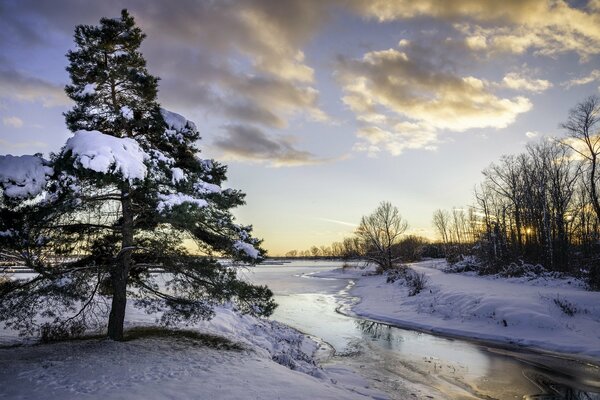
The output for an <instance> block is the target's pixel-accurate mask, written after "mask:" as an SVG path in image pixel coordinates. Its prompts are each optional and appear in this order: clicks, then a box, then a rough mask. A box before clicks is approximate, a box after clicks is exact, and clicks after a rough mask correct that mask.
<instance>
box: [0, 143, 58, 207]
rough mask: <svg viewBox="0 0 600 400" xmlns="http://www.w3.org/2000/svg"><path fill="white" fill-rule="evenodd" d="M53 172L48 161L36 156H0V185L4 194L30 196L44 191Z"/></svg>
mask: <svg viewBox="0 0 600 400" xmlns="http://www.w3.org/2000/svg"><path fill="white" fill-rule="evenodd" d="M53 173H54V170H53V169H52V168H51V167H49V166H48V162H47V161H46V160H44V159H43V158H41V157H38V156H30V155H25V156H13V155H10V154H8V155H6V156H0V185H1V186H2V188H3V189H4V196H6V197H11V198H19V199H23V198H32V197H35V196H37V195H38V194H40V193H42V192H43V191H44V188H45V187H46V182H47V180H48V179H49V177H50V176H51V175H52V174H53Z"/></svg>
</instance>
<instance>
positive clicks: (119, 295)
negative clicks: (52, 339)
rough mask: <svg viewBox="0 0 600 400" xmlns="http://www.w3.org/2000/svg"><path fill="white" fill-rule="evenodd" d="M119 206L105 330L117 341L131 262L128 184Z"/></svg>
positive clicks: (121, 337) (131, 218)
mask: <svg viewBox="0 0 600 400" xmlns="http://www.w3.org/2000/svg"><path fill="white" fill-rule="evenodd" d="M121 206H122V211H123V223H122V225H121V233H122V248H121V251H120V253H119V256H118V257H117V262H116V263H115V265H114V267H113V269H112V270H111V274H110V275H111V281H112V289H113V297H112V304H111V308H110V316H109V319H108V332H107V335H108V337H109V338H110V339H112V340H117V341H122V340H123V323H124V321H125V308H126V306H127V280H128V278H129V270H130V269H131V264H132V257H131V252H132V249H133V211H132V209H131V198H130V193H129V185H126V188H124V189H123V190H122V192H121Z"/></svg>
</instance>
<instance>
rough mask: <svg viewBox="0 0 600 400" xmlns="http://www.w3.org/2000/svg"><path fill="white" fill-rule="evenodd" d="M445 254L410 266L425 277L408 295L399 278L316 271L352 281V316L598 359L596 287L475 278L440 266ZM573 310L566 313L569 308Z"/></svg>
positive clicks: (599, 315)
mask: <svg viewBox="0 0 600 400" xmlns="http://www.w3.org/2000/svg"><path fill="white" fill-rule="evenodd" d="M445 266H446V263H445V261H439V260H437V261H424V262H420V263H416V264H413V265H411V267H412V268H413V269H414V270H415V271H416V272H418V273H423V274H425V276H426V277H427V284H426V287H425V289H424V290H423V291H422V292H421V293H419V294H417V295H415V296H408V291H409V289H408V288H407V287H406V286H404V285H402V283H401V282H400V281H396V282H395V283H386V277H385V276H381V275H379V276H377V275H371V276H368V275H367V276H365V271H364V270H360V269H353V268H351V269H347V270H345V271H342V270H341V269H337V270H334V271H330V272H324V273H319V274H316V276H320V277H336V278H340V277H346V278H351V279H354V280H355V281H356V284H355V286H354V287H353V288H352V290H351V291H350V294H351V295H352V296H355V297H357V298H358V299H357V302H356V303H355V304H353V305H351V310H352V312H354V313H356V314H357V315H360V316H363V317H367V318H371V319H375V320H379V321H383V322H388V323H391V324H394V325H398V326H401V327H405V328H409V329H410V328H412V329H419V330H425V331H430V332H434V333H436V332H437V333H442V334H446V335H452V336H458V337H465V338H473V339H481V340H488V341H495V342H500V343H505V344H512V345H518V346H526V347H531V348H535V349H538V350H546V351H550V352H558V353H567V354H570V355H574V356H576V357H578V358H582V359H589V360H593V361H595V362H598V361H600V293H599V292H590V291H586V290H585V289H583V285H582V283H581V282H579V281H577V280H572V279H571V280H569V279H535V280H528V279H526V278H510V279H499V278H495V277H481V276H477V275H473V274H469V273H465V274H453V273H445V272H443V271H442V268H443V267H445ZM571 314H572V315H571Z"/></svg>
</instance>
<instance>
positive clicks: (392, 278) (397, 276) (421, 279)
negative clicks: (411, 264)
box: [386, 268, 428, 296]
mask: <svg viewBox="0 0 600 400" xmlns="http://www.w3.org/2000/svg"><path fill="white" fill-rule="evenodd" d="M396 281H398V282H399V283H400V284H401V285H403V286H406V287H407V288H408V295H409V296H415V295H417V294H419V293H421V291H423V289H425V286H427V281H428V278H427V275H425V274H424V273H422V272H417V271H415V270H414V269H412V268H402V269H395V270H391V271H389V272H388V274H387V279H386V282H387V283H394V282H396Z"/></svg>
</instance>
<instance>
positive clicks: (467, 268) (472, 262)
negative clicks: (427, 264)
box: [444, 256, 482, 273]
mask: <svg viewBox="0 0 600 400" xmlns="http://www.w3.org/2000/svg"><path fill="white" fill-rule="evenodd" d="M481 269H482V266H481V263H480V262H479V260H477V258H476V257H475V256H461V257H460V258H459V259H458V260H457V261H456V262H454V263H450V264H449V265H448V266H447V267H446V268H444V272H448V273H461V272H478V273H479V272H480V271H481Z"/></svg>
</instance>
